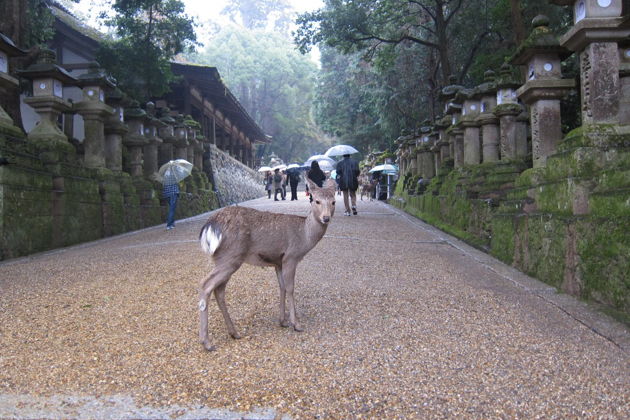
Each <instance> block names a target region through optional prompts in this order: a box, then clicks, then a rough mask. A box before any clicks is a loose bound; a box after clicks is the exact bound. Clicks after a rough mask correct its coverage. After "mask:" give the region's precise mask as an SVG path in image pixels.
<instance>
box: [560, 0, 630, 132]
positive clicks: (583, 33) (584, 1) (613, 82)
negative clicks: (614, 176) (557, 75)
mask: <svg viewBox="0 0 630 420" xmlns="http://www.w3.org/2000/svg"><path fill="white" fill-rule="evenodd" d="M551 2H552V3H555V4H559V5H565V6H573V21H574V25H573V27H571V28H570V29H569V31H568V32H567V33H566V34H564V35H563V36H561V37H560V45H562V46H563V47H565V48H568V49H569V50H571V51H575V52H577V53H579V56H580V81H581V98H582V123H583V124H614V123H617V122H619V113H620V109H619V108H620V100H621V97H622V96H621V95H620V93H621V88H620V80H619V70H620V65H621V63H620V53H619V45H618V43H619V42H623V41H627V39H628V37H629V36H630V15H628V10H625V11H623V7H624V5H623V3H624V1H623V0H551ZM625 7H626V9H628V8H629V7H630V6H629V5H628V4H626V5H625ZM622 13H625V14H626V15H625V16H622Z"/></svg>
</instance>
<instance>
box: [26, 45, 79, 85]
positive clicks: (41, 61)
mask: <svg viewBox="0 0 630 420" xmlns="http://www.w3.org/2000/svg"><path fill="white" fill-rule="evenodd" d="M56 62H57V54H55V52H54V51H53V50H50V49H48V48H44V49H42V50H41V51H40V52H39V55H38V56H37V61H36V62H35V63H33V64H31V65H30V66H29V67H28V68H27V69H26V70H19V71H18V74H19V75H20V76H22V77H24V78H25V79H28V80H35V79H45V78H54V79H57V80H59V81H60V82H62V83H64V84H67V85H72V84H74V83H76V81H77V79H75V78H74V77H72V75H71V74H70V73H68V72H67V71H66V70H65V69H64V68H62V67H59V66H58V65H57V64H55V63H56Z"/></svg>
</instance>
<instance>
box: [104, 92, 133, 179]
mask: <svg viewBox="0 0 630 420" xmlns="http://www.w3.org/2000/svg"><path fill="white" fill-rule="evenodd" d="M105 100H106V102H107V105H109V106H110V107H111V108H112V109H113V110H114V112H113V114H112V115H110V116H109V117H107V118H106V119H105V167H106V168H107V169H110V170H112V171H116V172H121V171H122V138H123V136H124V135H125V134H127V132H128V131H129V129H128V128H127V125H125V111H124V107H123V105H122V103H123V94H122V92H121V91H120V90H119V89H114V90H112V91H110V92H108V93H107V94H106V96H105Z"/></svg>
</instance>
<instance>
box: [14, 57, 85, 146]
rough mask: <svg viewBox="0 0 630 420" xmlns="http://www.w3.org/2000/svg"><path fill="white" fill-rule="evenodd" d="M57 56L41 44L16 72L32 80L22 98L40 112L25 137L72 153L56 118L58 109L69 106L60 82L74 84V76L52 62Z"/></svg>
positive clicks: (68, 107)
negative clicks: (29, 90)
mask: <svg viewBox="0 0 630 420" xmlns="http://www.w3.org/2000/svg"><path fill="white" fill-rule="evenodd" d="M56 61H57V56H56V54H55V52H54V51H52V50H49V49H47V48H43V49H42V50H41V51H40V52H39V55H38V57H37V60H36V62H35V63H34V64H32V65H30V66H29V67H28V68H27V69H26V70H21V71H18V74H19V75H20V76H21V77H23V78H25V79H28V80H30V81H31V82H32V88H33V92H32V94H33V96H29V97H27V98H25V99H24V103H26V104H27V105H29V106H30V107H31V108H33V109H34V110H35V112H37V114H38V115H39V116H40V121H39V124H37V126H35V128H33V130H31V132H30V133H28V136H27V138H28V139H29V140H31V141H33V142H35V143H37V144H38V145H40V146H46V147H47V148H49V149H50V148H51V147H52V148H54V149H57V151H58V152H60V153H73V152H74V148H73V147H72V146H71V145H70V143H69V142H68V137H67V136H66V135H65V134H64V133H63V132H62V131H61V130H60V129H59V127H58V125H57V120H58V119H59V114H61V113H62V112H69V111H70V110H71V109H72V106H71V105H70V103H68V102H67V101H66V100H64V99H63V87H64V85H74V84H75V83H76V81H77V80H76V79H75V78H74V77H72V76H71V75H70V73H68V72H67V71H66V70H65V69H63V68H61V67H59V66H58V65H57V64H55V63H56Z"/></svg>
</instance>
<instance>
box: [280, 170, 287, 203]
mask: <svg viewBox="0 0 630 420" xmlns="http://www.w3.org/2000/svg"><path fill="white" fill-rule="evenodd" d="M280 174H281V175H282V199H283V200H286V198H287V183H288V182H289V176H288V175H287V172H286V171H285V170H283V171H282V172H280Z"/></svg>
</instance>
